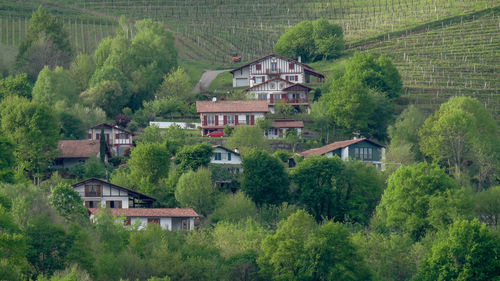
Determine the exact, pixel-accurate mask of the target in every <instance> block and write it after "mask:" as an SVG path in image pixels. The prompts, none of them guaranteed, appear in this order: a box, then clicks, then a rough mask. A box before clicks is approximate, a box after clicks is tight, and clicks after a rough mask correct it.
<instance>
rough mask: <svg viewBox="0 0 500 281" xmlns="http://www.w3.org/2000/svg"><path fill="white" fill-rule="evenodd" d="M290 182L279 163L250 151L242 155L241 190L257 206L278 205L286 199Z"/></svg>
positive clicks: (270, 157)
mask: <svg viewBox="0 0 500 281" xmlns="http://www.w3.org/2000/svg"><path fill="white" fill-rule="evenodd" d="M289 185H290V180H289V178H288V174H287V172H286V171H285V167H284V166H283V164H282V163H281V161H280V160H279V159H277V158H275V157H273V156H271V155H270V154H269V153H268V152H266V151H262V150H257V149H252V150H250V152H248V153H247V154H245V155H243V178H242V180H241V189H242V190H243V191H244V192H245V193H246V194H247V195H248V196H249V197H250V198H252V200H253V201H254V202H255V203H256V204H257V205H262V204H280V203H281V202H283V201H285V200H286V199H287V198H288V188H289Z"/></svg>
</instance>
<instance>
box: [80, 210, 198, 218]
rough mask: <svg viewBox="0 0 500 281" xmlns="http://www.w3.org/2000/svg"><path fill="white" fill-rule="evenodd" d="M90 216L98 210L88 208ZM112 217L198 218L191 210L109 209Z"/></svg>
mask: <svg viewBox="0 0 500 281" xmlns="http://www.w3.org/2000/svg"><path fill="white" fill-rule="evenodd" d="M88 210H89V211H90V213H91V214H93V215H95V214H97V213H98V212H99V209H96V208H89V209H88ZM110 210H111V215H113V216H122V215H123V216H125V217H187V218H191V217H199V215H198V214H197V213H196V212H195V211H194V210H193V209H191V208H157V209H153V208H150V209H146V208H128V209H110Z"/></svg>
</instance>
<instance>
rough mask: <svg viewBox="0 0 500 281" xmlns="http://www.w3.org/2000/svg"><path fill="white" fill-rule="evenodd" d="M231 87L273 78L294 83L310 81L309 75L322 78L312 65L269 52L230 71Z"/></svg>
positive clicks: (249, 85)
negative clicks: (231, 76)
mask: <svg viewBox="0 0 500 281" xmlns="http://www.w3.org/2000/svg"><path fill="white" fill-rule="evenodd" d="M230 73H231V74H232V75H233V87H253V86H255V85H258V84H261V83H264V82H266V81H268V80H271V79H273V78H281V79H283V80H286V81H289V82H292V83H294V84H296V83H310V82H311V76H313V77H317V78H318V79H323V78H324V76H323V74H320V73H317V72H315V71H314V70H313V68H312V67H310V66H308V65H306V64H304V63H302V62H300V61H296V60H293V59H290V58H286V57H283V56H280V55H276V54H270V55H267V56H265V57H262V58H260V59H257V60H255V61H252V62H250V63H247V64H245V65H243V66H240V67H238V68H236V69H233V70H231V71H230Z"/></svg>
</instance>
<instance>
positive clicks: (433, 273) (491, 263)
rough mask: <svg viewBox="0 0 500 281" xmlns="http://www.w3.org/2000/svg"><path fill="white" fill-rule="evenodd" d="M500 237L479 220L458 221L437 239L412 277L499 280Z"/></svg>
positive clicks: (419, 278) (418, 278) (424, 278)
mask: <svg viewBox="0 0 500 281" xmlns="http://www.w3.org/2000/svg"><path fill="white" fill-rule="evenodd" d="M499 253H500V239H499V238H498V236H496V235H494V234H493V233H491V232H490V231H489V230H488V228H487V227H486V225H484V224H482V223H480V222H479V221H478V220H476V219H474V220H473V221H465V220H463V221H457V222H455V223H454V224H453V225H452V226H451V227H450V229H449V231H448V233H446V236H445V237H444V238H442V239H436V240H435V242H434V243H433V245H432V249H431V251H430V252H429V254H428V255H427V256H426V258H425V259H424V261H423V263H422V266H421V267H420V269H419V271H418V273H417V275H416V276H415V278H414V279H413V280H416V281H419V280H497V279H498V272H500V260H499V258H498V257H499Z"/></svg>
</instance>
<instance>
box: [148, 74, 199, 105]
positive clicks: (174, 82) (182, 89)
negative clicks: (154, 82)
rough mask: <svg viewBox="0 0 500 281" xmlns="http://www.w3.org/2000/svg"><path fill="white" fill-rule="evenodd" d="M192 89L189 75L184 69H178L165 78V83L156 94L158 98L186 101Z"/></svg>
mask: <svg viewBox="0 0 500 281" xmlns="http://www.w3.org/2000/svg"><path fill="white" fill-rule="evenodd" d="M192 89H193V86H192V85H191V79H190V77H189V75H188V74H187V73H186V71H184V69H183V68H181V67H178V68H177V69H176V70H175V71H174V70H172V71H171V72H170V73H169V74H168V75H166V76H165V77H164V78H163V82H162V84H161V86H160V88H159V89H158V91H157V92H156V98H171V97H176V98H179V99H181V100H186V99H188V98H189V94H190V93H191V90H192Z"/></svg>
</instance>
